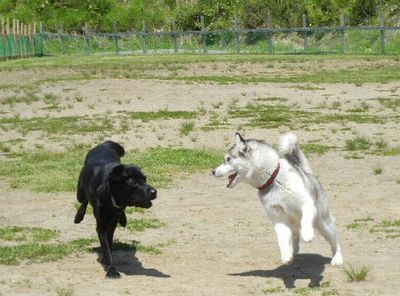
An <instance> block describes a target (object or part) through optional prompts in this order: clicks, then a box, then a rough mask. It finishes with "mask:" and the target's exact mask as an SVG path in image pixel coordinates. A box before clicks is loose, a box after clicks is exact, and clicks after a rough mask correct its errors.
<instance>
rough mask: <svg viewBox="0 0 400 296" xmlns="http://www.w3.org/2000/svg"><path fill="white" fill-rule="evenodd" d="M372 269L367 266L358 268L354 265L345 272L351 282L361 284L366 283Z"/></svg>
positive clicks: (346, 268)
mask: <svg viewBox="0 0 400 296" xmlns="http://www.w3.org/2000/svg"><path fill="white" fill-rule="evenodd" d="M369 271H370V269H369V268H368V267H366V266H362V267H359V268H356V267H354V266H352V265H350V266H348V267H345V268H344V272H345V274H346V276H347V280H348V281H349V282H361V281H365V280H366V278H367V275H368V273H369Z"/></svg>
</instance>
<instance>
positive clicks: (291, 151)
mask: <svg viewBox="0 0 400 296" xmlns="http://www.w3.org/2000/svg"><path fill="white" fill-rule="evenodd" d="M278 151H279V155H280V157H282V158H286V159H287V160H288V161H289V162H290V163H291V164H292V165H295V166H298V167H300V168H302V169H303V171H304V172H305V173H307V174H313V171H312V169H311V167H310V165H309V163H308V160H307V158H306V157H305V155H304V153H303V151H301V149H300V145H299V140H298V139H297V137H296V136H295V135H294V134H292V133H287V134H285V135H283V136H282V137H281V138H280V139H279V147H278Z"/></svg>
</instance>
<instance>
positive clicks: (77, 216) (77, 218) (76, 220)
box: [74, 211, 85, 224]
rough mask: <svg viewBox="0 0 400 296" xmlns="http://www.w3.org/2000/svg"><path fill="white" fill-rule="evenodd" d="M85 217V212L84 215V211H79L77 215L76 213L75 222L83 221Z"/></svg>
mask: <svg viewBox="0 0 400 296" xmlns="http://www.w3.org/2000/svg"><path fill="white" fill-rule="evenodd" d="M84 217H85V214H83V215H82V213H80V212H79V211H78V213H76V215H75V219H74V223H75V224H79V223H81V222H82V220H83V218H84Z"/></svg>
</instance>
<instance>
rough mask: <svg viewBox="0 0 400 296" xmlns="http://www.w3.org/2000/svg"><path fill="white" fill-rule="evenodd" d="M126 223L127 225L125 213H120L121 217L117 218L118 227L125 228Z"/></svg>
mask: <svg viewBox="0 0 400 296" xmlns="http://www.w3.org/2000/svg"><path fill="white" fill-rule="evenodd" d="M126 223H127V220H126V214H125V212H122V214H121V217H119V225H121V226H122V227H125V226H126Z"/></svg>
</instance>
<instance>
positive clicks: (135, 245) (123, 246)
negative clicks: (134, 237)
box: [113, 240, 175, 255]
mask: <svg viewBox="0 0 400 296" xmlns="http://www.w3.org/2000/svg"><path fill="white" fill-rule="evenodd" d="M174 243H175V241H174V240H171V241H167V242H164V243H159V244H157V245H154V246H146V245H143V244H141V243H140V242H138V241H133V242H132V243H130V244H128V243H123V242H120V241H118V240H117V241H115V242H114V243H113V249H114V250H122V251H132V252H139V253H144V254H150V255H160V254H162V253H163V251H162V249H163V248H166V247H168V246H171V245H172V244H174Z"/></svg>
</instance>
